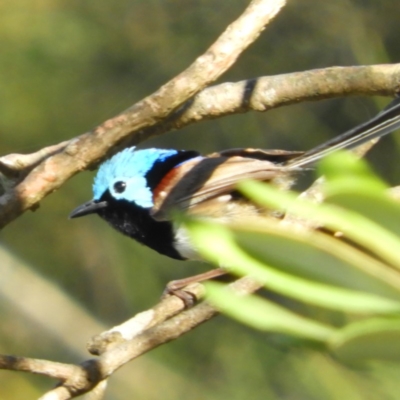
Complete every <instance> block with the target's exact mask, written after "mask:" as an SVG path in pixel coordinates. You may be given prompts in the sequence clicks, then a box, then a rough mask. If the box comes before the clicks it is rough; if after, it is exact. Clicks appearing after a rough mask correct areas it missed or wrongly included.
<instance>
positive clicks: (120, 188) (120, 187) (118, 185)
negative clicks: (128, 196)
mask: <svg viewBox="0 0 400 400" xmlns="http://www.w3.org/2000/svg"><path fill="white" fill-rule="evenodd" d="M125 188H126V183H125V182H123V181H118V182H115V183H114V190H115V192H116V193H122V192H124V191H125Z"/></svg>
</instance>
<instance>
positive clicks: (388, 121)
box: [286, 97, 400, 169]
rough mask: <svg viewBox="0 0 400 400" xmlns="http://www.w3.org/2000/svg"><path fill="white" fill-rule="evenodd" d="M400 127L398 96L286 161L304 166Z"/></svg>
mask: <svg viewBox="0 0 400 400" xmlns="http://www.w3.org/2000/svg"><path fill="white" fill-rule="evenodd" d="M399 128H400V97H396V98H395V99H394V100H393V101H392V102H390V103H389V104H388V105H387V106H386V108H385V109H384V110H383V111H381V112H380V113H379V114H378V115H376V116H375V117H374V118H372V119H370V120H369V121H367V122H364V123H362V124H360V125H358V126H356V127H355V128H353V129H350V130H349V131H347V132H344V133H342V134H341V135H339V136H337V137H335V138H333V139H330V140H328V141H327V142H325V143H323V144H321V145H319V146H317V147H314V148H312V149H311V150H309V151H307V152H305V153H304V154H303V155H301V156H299V157H297V158H294V159H292V160H290V161H288V162H287V163H286V165H287V166H288V167H290V168H293V169H294V168H299V167H304V166H306V165H309V164H313V163H314V162H315V161H317V160H319V159H321V158H323V157H325V156H327V155H328V154H330V153H333V152H334V151H336V150H339V149H344V148H347V149H352V148H354V147H357V146H360V145H361V144H363V143H365V142H368V141H369V140H371V139H374V138H377V137H381V136H384V135H387V134H388V133H391V132H393V131H395V130H396V129H399Z"/></svg>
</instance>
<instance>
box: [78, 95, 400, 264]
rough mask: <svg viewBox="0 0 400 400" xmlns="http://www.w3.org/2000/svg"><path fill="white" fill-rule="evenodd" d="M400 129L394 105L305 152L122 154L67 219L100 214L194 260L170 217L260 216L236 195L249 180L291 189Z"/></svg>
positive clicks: (398, 107) (399, 107) (399, 105)
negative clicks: (305, 175) (322, 164)
mask: <svg viewBox="0 0 400 400" xmlns="http://www.w3.org/2000/svg"><path fill="white" fill-rule="evenodd" d="M398 128H400V99H399V98H396V99H395V100H394V101H392V102H391V103H390V104H389V105H388V107H386V108H385V109H384V110H383V111H382V112H380V113H379V114H378V115H376V116H375V117H374V118H372V119H371V120H369V121H367V122H365V123H363V124H361V125H358V126H357V127H355V128H353V129H351V130H349V131H347V132H345V133H343V134H342V135H340V136H338V137H336V138H334V139H332V140H329V141H327V142H325V143H324V144H322V145H320V146H317V147H315V148H313V149H311V150H309V151H307V152H296V151H285V150H259V149H230V150H225V151H221V152H218V153H212V154H210V155H208V156H201V155H200V154H199V153H198V152H196V151H192V150H172V149H169V150H168V149H155V148H150V149H143V150H137V149H136V148H135V147H131V148H127V149H125V150H122V151H121V152H119V153H117V154H116V155H114V156H113V157H112V158H111V159H109V160H108V161H105V162H104V163H103V164H102V165H101V166H100V168H99V170H98V173H97V175H96V177H95V180H94V184H93V193H94V196H93V199H92V200H91V201H89V202H88V203H85V204H83V205H81V206H80V207H78V208H76V209H75V210H74V211H73V212H72V213H71V215H70V218H77V217H81V216H84V215H88V214H98V215H99V216H100V217H101V218H103V219H104V220H106V221H107V222H108V223H109V224H110V225H111V226H112V227H114V228H115V229H117V230H118V231H120V232H122V233H123V234H125V235H127V236H129V237H131V238H133V239H135V240H137V241H138V242H140V243H142V244H144V245H146V246H148V247H150V248H152V249H153V250H155V251H157V252H159V253H161V254H164V255H166V256H168V257H171V258H174V259H177V260H186V259H199V258H200V257H199V255H198V253H197V252H196V249H194V248H193V246H192V245H191V243H190V240H189V237H188V235H187V233H186V232H185V230H184V229H183V228H182V227H181V226H179V225H177V224H176V223H175V222H173V221H172V220H171V212H172V211H174V210H179V211H185V212H187V213H188V214H189V215H196V216H202V217H205V218H209V219H213V220H217V221H221V222H233V221H240V220H243V219H246V218H260V217H262V216H265V212H266V211H265V210H262V209H260V207H258V206H256V205H255V204H253V203H251V202H250V201H249V200H247V199H245V198H244V197H243V196H242V195H241V194H240V193H239V192H237V191H236V190H235V187H236V184H237V183H238V182H239V181H242V180H246V179H255V180H259V181H265V182H272V183H274V184H277V185H280V186H282V187H287V186H290V183H291V180H290V179H288V177H290V176H293V175H294V174H295V173H296V172H298V171H300V170H302V169H303V168H304V167H306V166H309V165H310V164H312V163H314V162H315V161H316V160H319V159H320V158H322V157H324V156H325V155H327V154H329V153H331V152H333V151H335V150H337V149H342V148H353V147H356V146H359V145H360V144H362V143H365V142H367V141H369V140H371V139H373V138H377V137H381V136H383V135H386V134H388V133H390V132H392V131H394V130H396V129H398Z"/></svg>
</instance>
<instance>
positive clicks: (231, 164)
mask: <svg viewBox="0 0 400 400" xmlns="http://www.w3.org/2000/svg"><path fill="white" fill-rule="evenodd" d="M238 151H239V150H235V152H238ZM243 152H245V150H243ZM292 157H293V156H292ZM284 174H286V168H285V167H284V166H280V165H277V164H274V163H273V162H271V161H267V160H265V159H263V160H259V159H256V158H250V157H241V156H230V157H226V156H225V154H224V156H221V155H219V154H217V153H215V154H212V155H211V156H210V157H206V158H200V157H199V158H196V159H193V160H190V161H186V162H185V163H183V164H182V165H180V166H177V167H175V168H174V169H172V170H171V171H170V172H169V173H168V174H167V175H166V176H165V177H164V178H163V180H162V181H161V182H160V184H159V185H158V186H157V187H156V188H155V190H154V196H153V201H154V207H153V208H152V210H151V213H152V215H153V216H154V218H156V219H165V218H167V217H168V214H169V212H170V211H171V210H173V209H177V210H188V209H190V208H192V207H194V206H195V205H199V204H201V203H204V202H205V201H207V200H210V199H214V198H216V197H219V196H223V195H227V194H230V193H232V191H233V190H234V189H235V186H236V184H237V183H238V182H239V181H242V180H245V179H255V180H259V181H271V180H274V179H276V178H279V177H282V176H283V175H284Z"/></svg>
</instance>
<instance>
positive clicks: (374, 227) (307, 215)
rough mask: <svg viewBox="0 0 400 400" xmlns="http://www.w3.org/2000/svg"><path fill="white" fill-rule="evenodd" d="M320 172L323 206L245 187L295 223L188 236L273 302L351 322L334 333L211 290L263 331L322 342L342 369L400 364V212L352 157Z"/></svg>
mask: <svg viewBox="0 0 400 400" xmlns="http://www.w3.org/2000/svg"><path fill="white" fill-rule="evenodd" d="M320 171H321V172H322V173H323V174H324V175H325V180H324V183H323V185H322V188H321V190H322V192H323V194H324V197H325V201H324V203H323V204H317V203H316V202H312V201H310V200H305V199H302V198H298V196H297V195H296V194H295V193H283V192H282V191H281V190H279V189H277V188H273V187H272V186H271V185H267V184H262V183H259V182H245V183H242V184H241V185H240V189H241V191H242V192H243V193H244V194H245V195H247V196H248V197H250V198H251V199H252V200H253V201H255V202H256V203H258V204H260V205H262V206H263V207H266V208H267V209H273V210H277V211H280V212H281V213H288V214H289V215H288V216H286V217H285V218H288V217H289V218H291V219H292V222H291V223H290V222H289V223H286V224H285V223H282V221H279V220H278V221H277V220H276V219H274V218H268V219H263V221H262V222H258V221H257V222H256V223H255V222H253V221H244V222H243V224H241V225H239V226H232V227H231V228H230V229H228V228H227V227H225V226H224V227H222V226H218V225H215V224H214V223H211V222H208V221H199V220H196V221H191V222H188V227H189V229H190V231H191V235H192V237H193V240H194V241H195V242H196V243H197V245H198V247H199V249H200V251H201V253H202V254H203V255H204V256H205V257H206V258H207V259H208V260H210V261H212V262H213V263H215V264H216V265H226V266H228V270H229V271H230V272H232V273H234V274H238V275H250V276H252V277H254V278H255V279H257V280H259V281H260V282H262V283H263V284H264V286H265V288H266V289H267V290H269V291H270V292H272V293H277V294H279V295H281V296H284V297H289V298H291V299H294V300H296V301H299V302H302V303H307V304H309V305H312V306H314V307H318V308H325V309H328V310H333V311H339V312H342V313H346V314H349V318H348V319H347V320H346V321H345V322H344V323H342V324H340V325H337V326H334V325H332V324H326V323H323V322H321V321H318V320H317V318H316V315H312V316H311V317H307V316H305V315H300V314H299V313H296V312H293V311H290V310H288V309H286V308H285V307H283V306H281V305H278V304H276V303H275V302H274V301H273V299H269V298H264V299H261V298H260V297H259V296H255V295H253V296H250V297H248V298H243V297H242V296H240V295H235V294H234V293H233V292H232V290H229V289H228V288H226V287H224V286H223V285H221V284H217V283H209V284H208V299H209V301H210V302H211V303H212V304H214V305H216V306H218V308H219V309H221V310H222V311H223V312H225V313H226V314H228V315H230V316H232V317H233V318H235V319H237V320H239V321H242V322H244V323H246V324H248V325H250V326H252V327H254V328H258V329H262V330H265V331H273V332H281V333H290V334H292V335H295V336H299V337H302V338H305V339H308V340H314V341H320V342H322V343H323V344H324V345H325V346H327V347H328V348H329V349H330V350H331V351H332V352H333V353H334V354H335V355H336V356H337V357H339V358H340V359H342V360H347V361H359V360H360V359H371V358H378V359H391V360H398V357H399V355H400V354H399V353H398V352H397V351H396V350H394V349H396V348H397V347H398V341H399V340H400V318H399V317H400V316H399V311H400V262H399V260H400V204H399V203H398V202H397V201H395V200H394V199H393V198H392V197H390V195H389V193H388V190H387V189H388V188H387V186H386V185H385V184H384V183H383V182H382V181H381V180H380V179H379V178H377V177H376V175H375V174H374V173H373V172H372V171H371V170H370V169H369V168H368V166H367V165H366V163H365V162H364V161H362V160H357V159H356V158H355V156H352V155H350V154H349V153H339V154H335V155H333V156H331V157H328V158H327V159H326V160H324V161H323V162H322V163H321V165H320ZM283 222H285V221H283ZM296 224H297V225H300V227H299V226H296ZM296 228H297V229H296ZM322 228H323V229H322ZM281 301H282V300H281Z"/></svg>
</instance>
